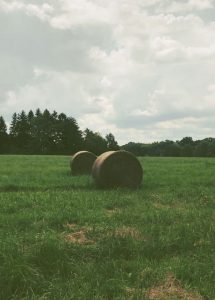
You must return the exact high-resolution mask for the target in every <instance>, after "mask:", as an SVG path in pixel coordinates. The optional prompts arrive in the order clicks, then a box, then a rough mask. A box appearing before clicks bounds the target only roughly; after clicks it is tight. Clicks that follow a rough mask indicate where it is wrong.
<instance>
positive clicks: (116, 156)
mask: <svg viewBox="0 0 215 300" xmlns="http://www.w3.org/2000/svg"><path fill="white" fill-rule="evenodd" d="M92 177H93V179H94V181H95V183H96V185H97V186H98V187H104V188H109V187H129V188H137V187H139V186H140V185H141V182H142V179H143V169H142V166H141V164H140V162H139V160H138V159H137V158H136V157H135V156H134V155H133V154H132V153H130V152H128V151H124V150H119V151H108V152H105V153H103V154H102V155H100V156H99V157H97V159H96V160H95V162H94V164H93V167H92Z"/></svg>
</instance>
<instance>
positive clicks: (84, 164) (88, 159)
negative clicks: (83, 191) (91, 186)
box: [70, 151, 97, 175]
mask: <svg viewBox="0 0 215 300" xmlns="http://www.w3.org/2000/svg"><path fill="white" fill-rule="evenodd" d="M96 157H97V156H96V155H95V154H93V153H92V152H89V151H79V152H77V153H75V154H74V155H73V157H72V158H71V161H70V168H71V172H72V175H84V174H86V175H89V174H91V170H92V166H93V163H94V161H95V160H96Z"/></svg>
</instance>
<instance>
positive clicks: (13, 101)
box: [0, 0, 215, 144]
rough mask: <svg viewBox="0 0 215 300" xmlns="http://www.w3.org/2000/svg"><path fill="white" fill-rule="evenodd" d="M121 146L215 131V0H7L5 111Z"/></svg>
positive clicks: (0, 16) (2, 78)
mask: <svg viewBox="0 0 215 300" xmlns="http://www.w3.org/2000/svg"><path fill="white" fill-rule="evenodd" d="M38 107H39V108H41V109H45V108H48V109H49V110H50V111H53V110H56V111H57V112H58V113H60V112H64V113H66V114H67V115H68V116H72V117H74V118H75V119H76V120H77V122H78V124H79V126H80V128H81V129H82V130H84V129H85V128H86V127H88V128H90V129H91V130H93V131H97V132H100V133H101V134H102V135H103V136H105V135H106V134H107V133H109V132H111V133H113V134H114V136H115V138H116V140H117V141H118V142H119V144H125V143H127V142H129V141H133V142H143V143H147V142H153V141H161V140H166V139H170V140H178V139H182V138H183V137H185V136H192V137H193V138H194V139H203V138H206V137H214V136H215V134H214V132H215V0H178V1H176V0H117V1H116V0H108V1H104V0H44V1H43V0H11V1H10V0H0V115H2V116H3V117H4V119H5V120H6V122H7V123H8V124H9V122H10V120H11V116H12V114H13V113H14V112H20V111H21V110H23V109H24V110H25V111H29V110H30V109H32V110H35V109H36V108H38Z"/></svg>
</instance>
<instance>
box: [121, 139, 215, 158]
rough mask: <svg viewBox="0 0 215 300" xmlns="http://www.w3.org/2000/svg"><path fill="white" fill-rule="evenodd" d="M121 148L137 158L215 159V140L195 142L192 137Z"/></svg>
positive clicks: (128, 145) (129, 145) (134, 144)
mask: <svg viewBox="0 0 215 300" xmlns="http://www.w3.org/2000/svg"><path fill="white" fill-rule="evenodd" d="M121 148H122V149H124V150H127V151H130V152H132V153H134V154H135V155H137V156H172V157H177V156H178V157H179V156H183V157H191V156H202V157H215V138H206V139H203V140H197V141H193V139H192V138H191V137H185V138H183V139H182V140H181V141H176V142H173V141H170V140H166V141H162V142H155V143H152V144H142V143H132V142H130V143H128V144H126V145H123V146H121Z"/></svg>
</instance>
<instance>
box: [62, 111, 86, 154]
mask: <svg viewBox="0 0 215 300" xmlns="http://www.w3.org/2000/svg"><path fill="white" fill-rule="evenodd" d="M58 121H59V122H58V131H57V133H58V134H57V140H58V152H60V153H62V154H72V153H75V152H77V151H79V150H80V149H81V148H82V145H83V139H82V132H81V131H80V129H79V127H78V124H77V122H76V120H75V119H74V118H71V117H69V118H67V116H66V115H65V114H60V115H59V116H58Z"/></svg>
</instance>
